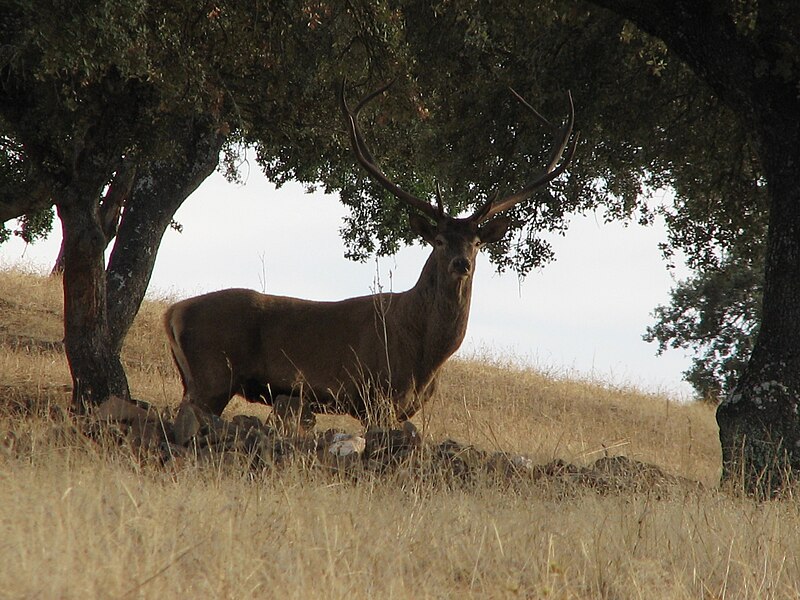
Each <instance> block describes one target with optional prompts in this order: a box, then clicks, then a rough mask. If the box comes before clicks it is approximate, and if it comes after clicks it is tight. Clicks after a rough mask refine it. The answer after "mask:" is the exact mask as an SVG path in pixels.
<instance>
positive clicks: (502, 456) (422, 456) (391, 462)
mask: <svg viewBox="0 0 800 600" xmlns="http://www.w3.org/2000/svg"><path fill="white" fill-rule="evenodd" d="M77 428H78V429H79V430H80V431H81V432H82V433H83V434H85V435H87V436H88V437H91V438H98V437H100V436H103V437H104V439H108V436H111V439H114V440H116V441H118V442H119V443H121V444H124V445H127V446H128V447H129V448H130V449H131V451H132V452H133V454H134V455H135V456H136V457H138V458H139V459H140V460H143V461H155V462H157V463H159V464H162V465H174V466H176V467H179V466H181V465H184V464H198V465H202V464H204V463H212V464H214V465H225V464H227V465H231V466H235V467H237V468H244V469H248V470H251V471H263V470H265V469H267V470H274V469H280V468H282V467H285V466H288V465H290V464H295V465H300V466H302V467H303V468H304V469H308V470H311V471H321V472H329V473H336V474H339V475H346V476H348V477H352V478H355V479H357V478H359V477H361V476H365V475H377V476H381V475H384V474H389V473H392V474H400V475H403V476H404V477H406V478H411V479H413V480H415V481H434V482H443V483H446V484H452V485H460V486H463V485H471V484H477V483H479V482H482V481H483V482H492V483H496V484H498V485H508V484H514V483H517V482H536V483H538V482H541V483H544V484H549V485H552V486H555V489H556V490H557V491H558V492H559V493H560V492H562V491H563V492H564V493H571V492H573V491H574V490H576V489H580V488H591V489H594V490H597V491H599V492H602V493H611V492H624V491H651V490H653V489H656V490H662V489H663V490H666V489H667V488H669V487H675V486H676V485H677V486H679V487H680V488H682V489H686V488H696V487H698V485H699V484H697V483H696V482H691V481H688V480H684V479H681V478H677V477H673V476H671V475H668V474H666V473H664V472H663V471H662V470H661V469H659V468H658V467H656V466H654V465H649V464H646V463H642V462H639V461H635V460H632V459H628V458H626V457H624V456H615V457H603V458H601V459H599V460H597V461H595V462H594V463H593V464H591V465H589V466H584V467H579V466H576V465H572V464H569V463H565V462H563V461H560V460H554V461H551V462H549V463H547V464H535V463H534V462H533V461H532V460H531V459H530V457H527V456H524V455H520V454H508V453H504V452H487V451H484V450H480V449H478V448H475V447H474V446H471V445H467V444H462V443H460V442H457V441H454V440H445V441H443V442H439V443H434V442H431V441H427V440H423V439H422V436H421V435H420V433H419V431H418V430H417V428H416V427H415V426H414V425H413V424H412V423H411V422H405V423H403V424H402V425H401V426H400V427H399V428H396V429H392V428H378V427H370V428H368V429H367V430H366V431H364V432H363V433H362V434H353V433H347V432H344V431H339V430H334V429H329V430H327V431H323V432H314V431H311V432H308V433H305V432H304V433H301V434H295V435H291V434H287V432H286V431H285V430H284V429H283V428H276V427H275V426H274V425H273V424H272V423H265V422H264V421H262V420H261V419H259V418H258V417H255V416H246V415H237V416H235V417H233V418H232V419H231V420H229V421H228V420H225V419H222V418H220V417H217V416H214V415H209V414H206V413H203V412H202V411H200V410H198V409H196V408H193V407H191V406H188V405H184V406H181V407H180V408H179V409H178V410H177V412H174V413H173V411H170V410H166V411H163V412H159V411H157V410H155V409H154V408H153V407H151V406H149V405H147V404H146V403H144V402H136V403H130V402H126V401H123V400H120V399H117V398H111V399H110V400H108V401H107V402H105V403H104V404H103V405H101V406H100V407H98V408H97V409H96V410H95V411H94V412H93V413H92V414H91V415H89V416H87V417H85V418H81V420H79V421H78V425H77Z"/></svg>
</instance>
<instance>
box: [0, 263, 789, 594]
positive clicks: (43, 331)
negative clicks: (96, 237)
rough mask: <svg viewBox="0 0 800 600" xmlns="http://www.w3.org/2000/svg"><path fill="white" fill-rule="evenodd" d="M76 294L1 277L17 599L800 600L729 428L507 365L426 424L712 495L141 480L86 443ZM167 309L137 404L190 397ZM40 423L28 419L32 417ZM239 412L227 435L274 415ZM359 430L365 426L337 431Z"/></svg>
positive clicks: (464, 365)
mask: <svg viewBox="0 0 800 600" xmlns="http://www.w3.org/2000/svg"><path fill="white" fill-rule="evenodd" d="M60 305H61V289H60V285H59V282H57V281H52V280H49V279H46V278H41V277H38V276H34V275H29V274H25V273H20V272H17V271H9V272H0V481H1V482H2V483H0V527H1V528H2V535H0V540H2V541H0V546H2V548H3V568H2V569H0V596H2V597H12V598H15V597H20V598H22V597H42V598H56V597H57V598H78V597H80V598H85V597H140V598H150V597H156V596H159V595H162V594H171V595H178V594H180V595H186V594H192V595H194V596H196V597H209V598H212V597H213V598H249V597H272V596H277V595H280V596H286V597H298V598H301V597H302V598H306V597H343V596H345V595H348V596H353V597H396V598H405V597H411V596H415V597H452V596H455V595H457V594H466V595H470V596H476V597H499V598H503V597H533V598H539V597H553V598H765V597H770V598H796V597H798V595H799V594H800V565H798V562H797V559H796V556H795V551H796V548H797V547H800V514H798V513H799V512H800V511H798V505H797V503H796V502H794V501H792V499H791V498H790V499H788V500H783V501H772V502H767V503H760V504H759V503H755V502H753V501H751V500H748V499H742V498H737V497H731V496H728V495H726V494H724V493H722V492H720V491H718V490H717V489H716V481H717V478H718V475H719V469H720V457H719V447H718V441H717V431H716V425H715V422H714V415H713V410H711V409H710V408H708V407H707V406H702V405H681V404H676V403H674V402H671V401H669V400H668V399H666V398H661V397H656V396H651V395H643V394H639V393H636V392H635V391H632V390H614V389H610V388H609V387H604V386H598V385H593V384H589V383H585V382H580V381H568V380H563V379H558V378H554V377H550V376H547V375H546V374H542V373H537V372H535V371H533V370H530V369H525V368H520V367H517V366H514V365H507V364H503V361H502V360H498V359H494V360H492V359H480V360H478V359H476V360H469V361H465V360H461V361H451V362H450V363H448V365H447V367H446V370H445V372H444V375H443V377H442V382H441V386H440V391H439V393H438V394H437V397H436V399H435V401H434V402H433V404H432V406H430V407H429V408H428V409H426V411H425V412H424V414H422V415H418V416H417V417H415V419H414V421H415V423H416V425H417V426H418V428H419V429H420V431H421V432H422V433H423V436H424V437H425V439H427V440H431V441H442V440H444V439H446V438H451V439H454V440H457V441H458V442H460V444H461V445H462V446H463V445H466V444H472V445H474V446H475V447H477V448H480V449H484V450H487V451H496V450H502V451H504V452H509V453H513V454H525V455H527V456H528V457H530V458H531V459H532V461H534V462H535V463H541V464H544V463H549V462H551V461H553V460H554V459H562V460H564V461H566V462H568V463H573V464H575V465H578V466H581V465H588V464H590V463H592V462H594V461H595V460H596V459H598V458H602V457H606V456H608V457H614V456H626V457H628V458H630V459H634V460H637V461H642V462H645V463H651V464H653V465H656V466H658V467H660V468H661V469H662V470H663V471H665V472H666V473H669V474H671V475H674V476H677V477H680V478H685V479H688V480H692V481H697V482H700V483H702V484H703V486H702V487H700V488H698V487H697V486H691V485H685V483H684V484H681V483H676V484H674V485H661V486H654V487H648V486H640V487H636V488H635V489H634V488H630V487H627V488H624V489H620V490H618V491H610V490H608V489H603V490H600V489H595V488H592V487H590V486H585V485H577V484H576V485H574V486H570V485H563V484H558V485H556V484H555V483H553V482H552V481H551V480H548V479H541V480H536V481H533V480H530V481H527V480H526V481H523V482H519V483H518V484H517V485H511V486H509V485H497V482H496V481H495V480H491V479H490V478H486V480H485V481H478V482H473V483H472V484H471V485H469V486H464V485H452V484H446V483H444V482H443V483H441V484H436V483H431V482H430V481H420V480H418V479H415V478H414V477H412V476H409V475H408V474H407V473H406V474H404V473H403V472H402V471H400V472H394V473H392V474H390V475H388V476H386V477H369V478H361V479H358V480H354V479H348V478H341V477H336V476H329V475H324V474H320V473H318V472H315V471H311V470H309V469H308V468H305V467H304V466H303V465H302V464H291V465H289V466H287V467H285V468H282V469H265V470H263V471H262V472H257V473H254V472H253V471H252V470H245V469H241V468H237V465H235V464H226V463H212V464H206V463H198V462H196V461H191V460H187V461H176V462H174V463H169V464H167V465H161V464H156V463H154V462H152V461H149V462H148V461H142V460H137V459H136V458H135V457H133V456H132V455H131V454H130V452H127V451H125V449H124V448H120V447H118V446H116V445H114V444H113V443H111V442H109V441H108V440H105V439H102V438H101V439H92V438H88V437H86V436H84V435H81V434H79V433H76V428H75V425H74V422H73V421H72V420H71V419H70V418H69V417H66V416H65V414H64V411H63V410H61V409H62V408H63V407H65V406H66V403H67V401H68V398H69V384H70V379H69V373H68V371H67V368H66V363H65V360H64V357H63V350H62V348H61V344H60V339H61V324H60V310H61V309H60ZM163 308H164V305H163V304H159V303H150V304H147V305H146V306H145V307H144V308H143V310H142V311H141V314H140V316H139V318H138V320H137V322H136V324H135V326H134V328H133V330H132V332H131V334H130V335H129V337H128V340H127V344H126V347H125V351H124V361H125V365H126V369H127V372H128V374H129V378H130V384H131V389H132V392H133V394H134V396H135V397H137V398H141V399H144V400H146V401H147V402H150V403H151V404H153V405H154V406H156V407H159V408H166V407H169V406H175V405H176V404H177V403H178V401H179V399H180V395H181V388H180V384H179V381H178V378H177V375H176V373H175V371H174V368H173V365H172V362H171V359H170V358H169V356H168V352H167V348H166V344H165V340H164V336H163V334H162V332H161V326H160V314H161V312H162V311H163ZM20 406H25V407H29V408H28V409H26V410H22V409H20V408H19V407H20ZM267 412H268V409H266V408H263V407H259V406H255V405H249V404H247V403H245V402H240V401H234V402H232V403H231V405H230V406H229V408H228V409H227V411H226V414H225V415H224V416H225V417H226V418H232V417H233V415H235V414H242V413H245V414H254V415H258V416H261V417H262V418H263V417H265V416H266V414H267ZM332 426H336V427H338V428H343V429H348V430H353V431H357V430H360V425H359V424H358V423H357V422H355V421H353V420H352V419H349V418H343V417H338V418H333V417H325V418H321V419H319V422H318V425H317V427H318V429H325V428H327V427H332Z"/></svg>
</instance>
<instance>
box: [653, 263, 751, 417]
mask: <svg viewBox="0 0 800 600" xmlns="http://www.w3.org/2000/svg"><path fill="white" fill-rule="evenodd" d="M763 268H764V257H763V256H761V255H758V256H751V257H743V256H737V255H733V254H730V253H726V255H725V256H724V257H723V258H722V259H721V260H720V261H719V264H717V265H715V266H706V267H704V268H703V269H701V270H699V271H698V272H697V273H696V274H695V275H694V276H692V277H690V278H688V279H687V280H685V281H683V282H681V283H680V284H678V285H677V286H676V287H675V289H673V290H672V293H671V297H670V304H669V305H667V306H659V307H658V308H657V309H656V311H655V317H656V319H657V323H656V324H655V325H653V326H650V327H648V329H647V333H646V334H645V336H644V338H645V340H647V341H649V342H658V348H659V353H661V352H663V351H664V350H666V349H667V348H684V349H690V350H692V351H693V358H692V366H691V368H690V369H689V370H687V371H686V372H685V373H684V377H685V379H686V381H688V382H689V383H690V384H691V385H692V386H693V387H694V389H695V392H696V393H697V395H698V397H699V398H701V399H703V400H705V401H708V402H712V403H717V402H718V401H720V400H721V399H722V398H723V397H724V396H725V395H727V394H728V393H729V392H730V391H731V390H732V389H733V386H734V385H735V383H736V382H737V381H738V380H739V378H740V376H741V375H742V373H743V370H744V367H745V365H746V363H747V358H748V357H749V356H750V352H751V351H752V349H753V344H754V343H755V339H756V336H757V335H758V325H759V323H760V320H761V300H762V287H763V279H764V273H763Z"/></svg>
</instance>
